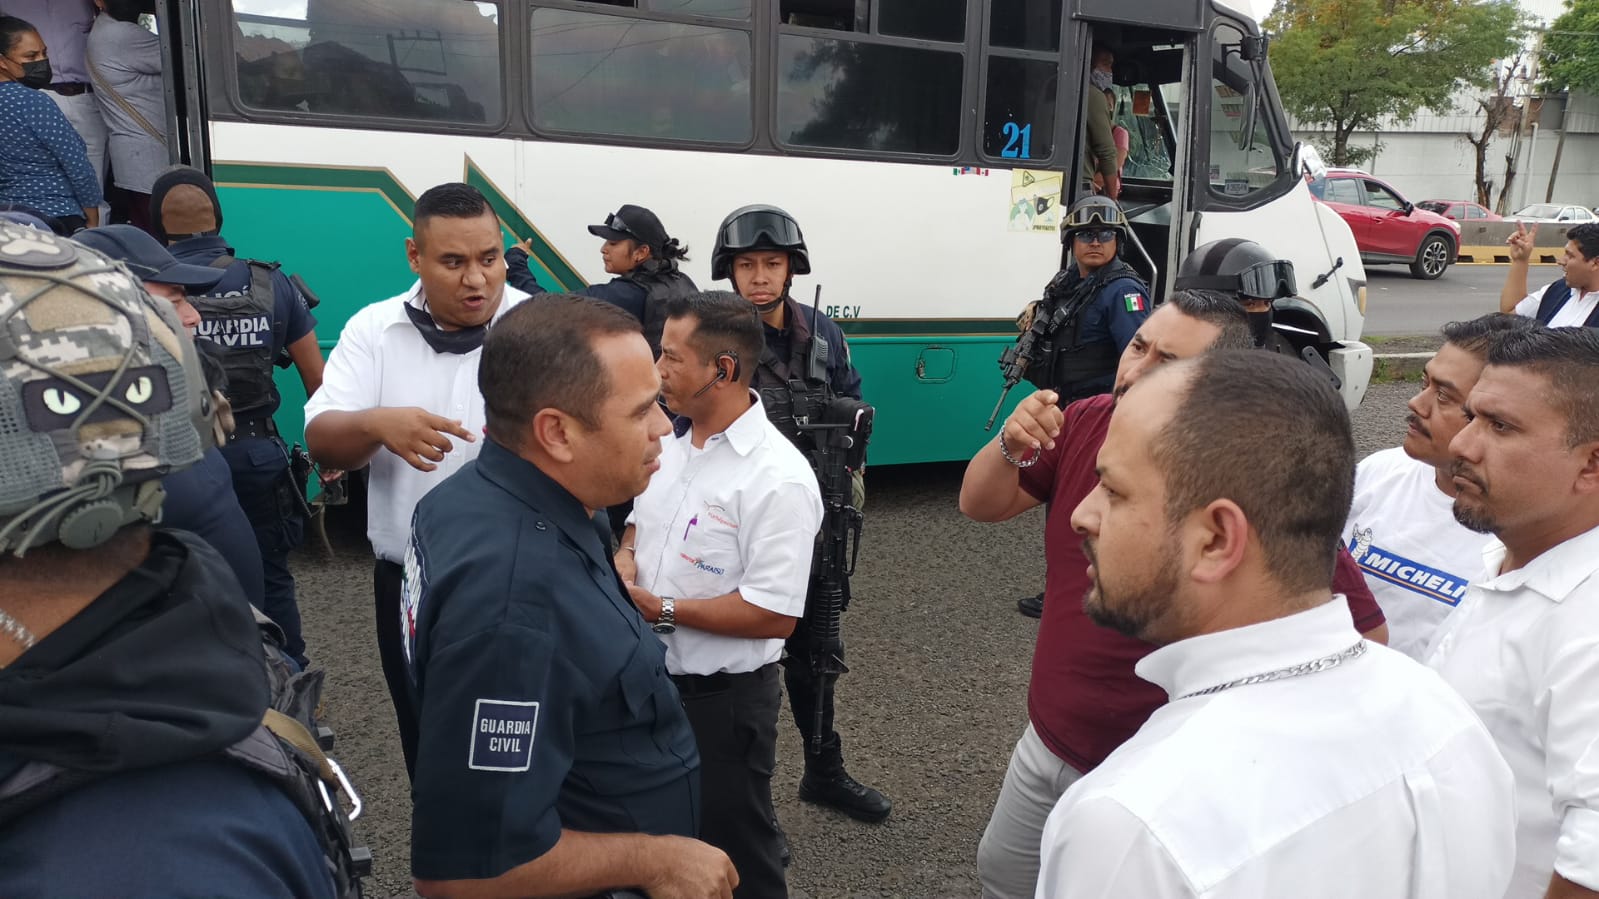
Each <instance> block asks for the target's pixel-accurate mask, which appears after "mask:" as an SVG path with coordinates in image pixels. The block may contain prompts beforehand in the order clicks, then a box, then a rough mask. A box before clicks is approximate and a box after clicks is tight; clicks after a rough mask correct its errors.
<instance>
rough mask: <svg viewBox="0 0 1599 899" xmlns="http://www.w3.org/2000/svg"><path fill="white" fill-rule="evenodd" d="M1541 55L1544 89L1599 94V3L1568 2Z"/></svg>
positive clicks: (1585, 0) (1591, 0)
mask: <svg viewBox="0 0 1599 899" xmlns="http://www.w3.org/2000/svg"><path fill="white" fill-rule="evenodd" d="M1540 55H1541V57H1542V63H1543V89H1544V90H1546V91H1564V90H1580V91H1586V92H1588V93H1590V94H1593V93H1599V0H1566V11H1565V13H1563V14H1562V15H1561V16H1560V18H1558V19H1556V20H1555V21H1554V24H1552V25H1550V26H1549V31H1548V32H1546V33H1545V35H1544V41H1543V52H1542V54H1540Z"/></svg>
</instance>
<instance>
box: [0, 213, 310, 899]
mask: <svg viewBox="0 0 1599 899" xmlns="http://www.w3.org/2000/svg"><path fill="white" fill-rule="evenodd" d="M202 383H203V381H202V379H201V376H200V372H199V363H198V360H197V358H196V355H195V351H194V347H193V345H192V344H190V343H189V342H188V340H187V339H185V338H184V336H183V332H182V328H181V326H180V325H179V323H178V319H177V316H176V315H175V313H174V311H173V307H172V305H171V304H170V303H166V302H164V301H159V300H155V299H153V298H151V297H150V295H149V294H147V293H145V292H144V291H143V290H142V289H140V287H139V285H138V283H137V282H136V281H134V280H133V279H132V277H130V276H129V275H128V274H127V273H126V272H125V271H121V270H118V269H113V268H112V267H111V265H110V263H108V262H107V260H106V259H105V258H104V257H102V256H100V255H99V254H97V253H95V252H93V251H91V250H89V249H86V248H83V247H81V246H78V245H76V244H73V243H72V242H70V241H66V240H63V239H60V238H57V237H55V236H53V235H49V234H43V233H41V232H37V231H33V230H31V229H26V228H23V227H21V226H19V225H15V224H12V223H9V222H0V460H4V464H3V465H0V860H3V861H0V896H7V897H42V896H157V895H162V896H170V895H200V894H204V895H207V896H239V897H244V896H306V897H319V899H320V897H331V896H332V895H333V892H334V889H333V883H332V879H331V878H330V876H329V875H328V874H327V873H326V868H325V864H324V856H323V852H322V849H321V847H320V845H319V843H318V841H317V838H316V836H315V835H314V834H313V832H312V830H311V827H310V825H309V824H308V823H307V821H306V819H305V818H304V817H303V816H302V814H301V812H300V810H299V809H298V808H297V807H296V806H295V804H294V802H293V801H292V800H291V799H290V798H289V796H288V794H287V793H285V792H284V791H282V790H281V789H280V788H279V786H278V785H277V784H276V783H274V782H273V781H272V780H270V779H268V777H267V776H266V775H265V774H262V773H259V772H260V769H259V768H257V767H256V766H254V765H251V764H246V763H245V762H243V761H241V760H240V755H239V753H240V752H241V751H242V749H243V748H246V747H251V748H254V749H256V750H257V751H264V752H267V753H271V752H272V751H276V752H277V753H278V756H277V758H278V759H279V760H280V761H284V762H285V763H286V760H285V757H284V756H283V755H282V754H281V753H282V750H281V747H280V746H279V744H277V743H275V742H271V740H270V737H268V738H267V740H265V741H263V740H261V739H260V737H261V735H262V734H263V733H264V731H263V730H262V729H261V727H262V724H261V722H262V715H263V712H264V711H265V709H266V706H267V699H268V689H267V683H266V677H265V672H264V669H263V667H262V660H261V638H260V635H259V633H258V631H257V630H256V627H255V623H254V621H253V619H252V616H251V614H250V610H249V607H248V606H247V605H246V603H245V602H244V600H243V598H242V596H241V593H240V587H239V584H238V582H237V580H236V579H235V578H234V577H233V575H232V573H231V572H230V571H229V570H228V568H227V566H226V565H224V564H223V562H222V560H221V559H220V558H219V557H218V556H217V555H216V553H215V552H214V551H213V550H211V549H210V548H209V547H207V546H206V545H205V544H204V543H202V542H200V541H199V540H197V539H196V538H194V537H193V536H191V535H188V534H185V533H183V532H179V531H168V530H158V529H155V528H154V527H152V523H153V522H154V521H155V519H156V518H157V517H158V516H159V514H160V510H161V503H162V498H163V495H162V490H161V487H160V478H161V476H162V475H163V474H165V473H167V472H170V471H173V470H178V469H182V468H184V467H186V466H188V465H191V464H193V463H194V462H195V461H196V460H197V459H199V458H200V454H201V448H202V446H203V443H202V441H201V439H200V436H199V428H200V427H208V426H209V423H208V418H209V416H210V414H211V409H210V406H209V404H208V402H207V400H206V398H205V395H204V393H203V389H202V388H201V386H200V385H201V384H202ZM91 858H92V862H89V863H86V861H88V860H90V859H91Z"/></svg>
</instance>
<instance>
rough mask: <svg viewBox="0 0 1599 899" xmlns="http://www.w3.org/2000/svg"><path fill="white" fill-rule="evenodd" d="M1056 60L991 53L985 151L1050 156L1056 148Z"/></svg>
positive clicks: (1021, 156) (1012, 155)
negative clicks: (1054, 140) (1019, 57)
mask: <svg viewBox="0 0 1599 899" xmlns="http://www.w3.org/2000/svg"><path fill="white" fill-rule="evenodd" d="M1055 85H1056V63H1054V62H1052V61H1044V60H1035V59H1015V58H1012V57H1008V56H990V57H989V59H988V92H987V95H986V98H985V100H984V105H983V153H985V154H986V155H988V156H997V157H999V158H1001V159H1015V160H1018V161H1019V160H1026V159H1035V160H1036V159H1048V158H1049V156H1050V154H1051V152H1053V150H1054V146H1053V140H1052V138H1053V136H1054V133H1055Z"/></svg>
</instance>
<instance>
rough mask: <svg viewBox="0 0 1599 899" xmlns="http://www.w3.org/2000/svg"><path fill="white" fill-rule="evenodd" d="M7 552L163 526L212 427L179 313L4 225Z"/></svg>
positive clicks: (76, 248)
mask: <svg viewBox="0 0 1599 899" xmlns="http://www.w3.org/2000/svg"><path fill="white" fill-rule="evenodd" d="M0 374H3V375H4V376H3V377H0V552H13V553H16V554H17V555H19V556H20V555H22V554H23V553H24V552H26V551H27V550H28V548H29V547H32V546H37V545H39V544H43V543H52V542H60V543H62V544H64V545H66V546H68V547H70V548H72V549H88V548H91V547H94V546H98V545H100V544H102V543H104V542H105V541H107V540H109V539H110V538H111V537H112V536H113V535H114V534H115V533H116V532H117V531H118V530H120V529H121V528H123V527H125V526H127V525H129V524H133V523H136V522H140V521H154V520H155V519H156V517H157V515H158V514H159V512H160V509H161V501H162V499H163V498H164V494H163V493H162V490H161V483H160V478H161V476H162V475H164V474H166V473H168V472H170V471H174V470H177V469H181V468H184V467H187V466H189V465H192V464H193V463H194V462H195V461H196V460H198V459H199V458H200V454H201V452H202V449H203V447H202V444H201V440H200V435H199V432H198V430H197V422H205V421H206V419H207V418H208V416H209V415H210V404H209V401H208V400H207V398H206V395H205V391H204V385H203V381H202V380H201V375H200V365H199V361H198V358H197V356H196V354H195V350H194V345H193V344H192V343H190V342H189V341H188V340H187V339H186V338H185V337H184V336H183V330H182V328H180V327H179V326H178V322H177V317H176V314H175V312H174V310H173V309H172V306H171V304H170V303H166V302H163V301H161V300H158V299H155V298H153V297H151V296H150V295H149V294H147V293H145V291H144V289H143V288H142V287H141V286H140V284H139V281H138V279H137V278H135V277H133V275H132V274H131V273H129V271H128V270H127V269H126V268H125V267H123V266H121V265H119V264H116V263H113V262H111V261H109V260H107V259H106V258H105V257H104V256H101V255H100V254H98V253H96V252H94V251H92V250H89V249H87V248H86V247H83V246H80V245H79V244H77V243H74V242H73V241H70V240H67V239H65V238H61V237H57V236H55V235H53V234H50V233H47V232H40V231H35V230H33V229H31V228H24V227H22V226H20V225H16V224H12V223H10V222H3V221H0Z"/></svg>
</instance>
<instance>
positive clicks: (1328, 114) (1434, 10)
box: [1266, 0, 1599, 165]
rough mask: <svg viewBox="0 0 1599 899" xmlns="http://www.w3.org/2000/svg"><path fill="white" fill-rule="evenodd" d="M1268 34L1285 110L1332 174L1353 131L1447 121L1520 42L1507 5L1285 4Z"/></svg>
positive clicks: (1411, 0)
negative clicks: (1328, 138) (1393, 122)
mask: <svg viewBox="0 0 1599 899" xmlns="http://www.w3.org/2000/svg"><path fill="white" fill-rule="evenodd" d="M1580 2H1584V3H1594V2H1599V0H1580ZM1266 27H1267V28H1268V29H1269V30H1270V31H1272V32H1274V33H1276V34H1277V35H1278V36H1277V37H1276V38H1275V39H1274V40H1273V42H1272V46H1271V67H1272V73H1273V74H1274V75H1275V77H1276V80H1277V89H1278V92H1279V93H1280V94H1281V95H1282V100H1283V106H1284V107H1285V108H1287V110H1288V111H1289V112H1291V113H1293V114H1294V115H1295V116H1296V117H1297V118H1298V119H1299V120H1300V121H1301V122H1304V123H1306V124H1319V125H1324V126H1327V127H1330V128H1331V130H1332V132H1333V134H1332V150H1333V152H1332V153H1331V154H1330V155H1329V157H1328V159H1329V161H1330V162H1331V163H1332V164H1333V165H1348V164H1349V162H1350V156H1349V153H1350V151H1351V149H1353V148H1350V147H1349V145H1348V142H1349V136H1350V135H1351V134H1353V133H1354V132H1355V131H1359V130H1368V129H1371V128H1373V127H1375V126H1376V125H1377V123H1378V121H1379V120H1380V119H1382V118H1384V117H1388V116H1392V117H1393V118H1395V119H1397V120H1399V121H1401V122H1403V121H1408V120H1409V119H1411V118H1413V117H1415V115H1416V114H1417V113H1418V112H1420V111H1421V110H1423V109H1433V110H1439V111H1447V110H1449V109H1450V108H1451V107H1452V106H1453V103H1454V99H1455V94H1456V92H1457V91H1458V90H1459V89H1461V88H1463V87H1468V86H1474V87H1486V86H1488V85H1490V84H1491V83H1492V80H1493V63H1494V62H1495V61H1496V60H1499V59H1502V58H1504V57H1506V56H1509V55H1511V54H1512V53H1514V52H1515V50H1516V48H1517V46H1519V44H1520V43H1521V41H1522V39H1523V38H1524V36H1525V33H1526V26H1525V23H1524V19H1523V14H1522V13H1521V11H1520V10H1519V9H1518V7H1517V6H1516V4H1515V3H1514V2H1513V0H1282V2H1279V3H1278V5H1277V7H1276V9H1275V10H1274V11H1273V12H1272V14H1271V16H1270V17H1269V18H1268V19H1267V20H1266Z"/></svg>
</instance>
